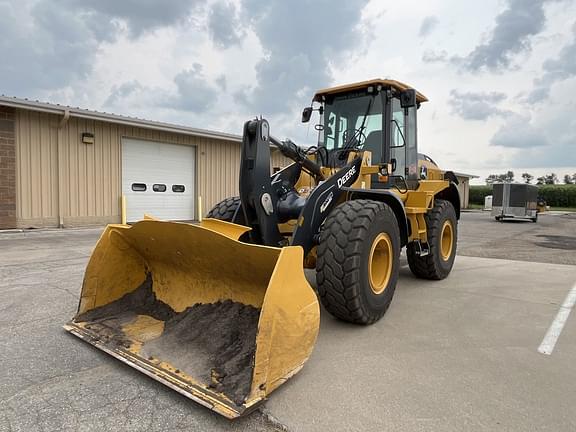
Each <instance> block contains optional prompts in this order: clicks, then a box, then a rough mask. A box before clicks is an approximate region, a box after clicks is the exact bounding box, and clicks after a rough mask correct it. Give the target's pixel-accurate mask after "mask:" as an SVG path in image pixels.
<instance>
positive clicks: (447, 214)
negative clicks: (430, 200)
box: [406, 199, 458, 280]
mask: <svg viewBox="0 0 576 432" xmlns="http://www.w3.org/2000/svg"><path fill="white" fill-rule="evenodd" d="M424 219H425V220H426V231H427V236H428V246H429V248H430V253H429V254H428V255H426V256H419V255H417V254H416V247H415V245H414V243H409V244H408V246H407V247H406V255H407V257H408V265H409V266H410V270H411V271H412V273H413V274H414V276H416V277H419V278H422V279H432V280H440V279H444V278H445V277H446V276H448V275H449V274H450V271H451V270H452V266H453V265H454V259H455V258H456V246H457V243H458V220H457V219H456V211H455V210H454V206H453V205H452V203H450V201H446V200H441V199H437V200H435V202H434V208H433V209H432V210H430V211H429V212H428V213H427V214H425V215H424ZM447 230H449V231H450V232H448V231H447ZM448 235H450V236H451V240H449V239H448Z"/></svg>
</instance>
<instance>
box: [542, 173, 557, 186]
mask: <svg viewBox="0 0 576 432" xmlns="http://www.w3.org/2000/svg"><path fill="white" fill-rule="evenodd" d="M544 178H545V180H544V183H545V184H556V183H558V176H556V174H554V173H550V174H546V175H545V176H544Z"/></svg>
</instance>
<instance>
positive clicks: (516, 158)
mask: <svg viewBox="0 0 576 432" xmlns="http://www.w3.org/2000/svg"><path fill="white" fill-rule="evenodd" d="M542 116H543V115H542V113H540V114H539V117H542ZM537 119H538V117H537V116H534V117H533V118H531V117H529V116H527V115H524V116H523V115H516V116H513V117H511V118H510V119H509V120H508V121H507V122H506V123H505V124H504V125H503V126H502V128H501V129H500V130H499V131H498V132H497V133H496V134H495V135H494V137H493V138H492V140H491V143H490V144H491V145H493V146H500V147H507V148H509V149H516V152H515V153H514V155H513V156H512V157H511V159H510V166H514V167H527V168H530V167H548V168H549V169H551V168H553V167H566V166H571V165H572V166H573V165H574V161H576V146H575V145H574V143H575V142H576V119H574V118H573V116H572V114H571V113H570V112H568V111H567V110H564V111H560V110H555V112H554V114H553V115H552V116H550V117H547V118H545V119H542V120H541V121H538V122H537V121H535V120H537Z"/></svg>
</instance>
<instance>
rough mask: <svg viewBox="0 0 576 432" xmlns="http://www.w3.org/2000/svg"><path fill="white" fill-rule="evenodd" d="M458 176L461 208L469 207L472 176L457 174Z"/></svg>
mask: <svg viewBox="0 0 576 432" xmlns="http://www.w3.org/2000/svg"><path fill="white" fill-rule="evenodd" d="M457 178H458V193H459V194H460V208H463V209H466V208H468V204H469V201H470V178H469V177H463V176H457Z"/></svg>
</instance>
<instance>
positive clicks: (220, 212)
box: [206, 196, 240, 222]
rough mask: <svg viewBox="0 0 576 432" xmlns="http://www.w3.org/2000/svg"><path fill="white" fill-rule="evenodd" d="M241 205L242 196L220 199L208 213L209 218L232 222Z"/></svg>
mask: <svg viewBox="0 0 576 432" xmlns="http://www.w3.org/2000/svg"><path fill="white" fill-rule="evenodd" d="M239 207H240V197H237V196H235V197H230V198H226V199H224V200H222V201H220V202H219V203H218V204H216V205H215V206H214V207H212V210H210V211H209V212H208V214H207V215H206V217H207V218H213V219H219V220H223V221H226V222H232V218H233V217H234V215H235V214H236V210H238V208H239Z"/></svg>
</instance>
